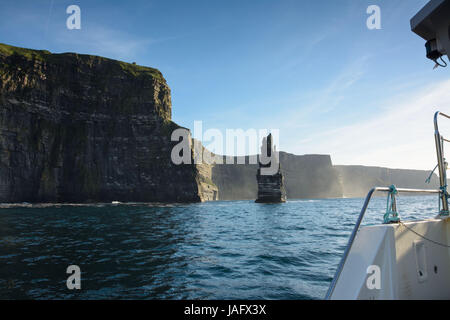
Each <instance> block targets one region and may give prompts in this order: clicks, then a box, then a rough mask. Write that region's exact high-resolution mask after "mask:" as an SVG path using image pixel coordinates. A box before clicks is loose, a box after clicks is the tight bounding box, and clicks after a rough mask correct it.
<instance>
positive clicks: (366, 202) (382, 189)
mask: <svg viewBox="0 0 450 320" xmlns="http://www.w3.org/2000/svg"><path fill="white" fill-rule="evenodd" d="M449 118H450V117H449ZM377 191H379V192H389V193H392V192H393V191H396V192H400V193H403V192H412V193H439V194H441V195H442V193H443V190H442V189H405V188H395V186H391V187H375V188H372V189H371V190H370V191H369V193H368V194H367V196H366V199H365V200H364V205H363V207H362V209H361V212H360V214H359V216H358V220H357V221H356V224H355V227H354V228H353V231H352V233H351V235H350V239H349V240H348V243H347V246H346V248H345V251H344V255H343V256H342V258H341V261H340V263H339V265H338V268H337V270H336V273H335V275H334V278H333V281H332V282H331V285H330V287H329V288H328V291H327V294H326V296H325V299H327V300H328V299H330V298H331V295H332V294H333V291H334V289H335V287H336V284H337V282H338V280H339V277H340V275H341V272H342V269H343V268H344V265H345V262H346V261H347V257H348V255H349V253H350V250H351V248H352V245H353V242H354V240H355V238H356V234H357V233H358V230H359V227H360V225H361V222H362V220H363V218H364V215H365V214H366V210H367V207H368V205H369V202H370V199H371V198H372V195H373V194H374V193H375V192H377Z"/></svg>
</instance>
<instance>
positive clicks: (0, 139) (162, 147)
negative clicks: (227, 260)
mask: <svg viewBox="0 0 450 320" xmlns="http://www.w3.org/2000/svg"><path fill="white" fill-rule="evenodd" d="M171 111H172V106H171V95H170V89H169V86H168V85H167V83H166V80H165V79H164V77H163V75H162V74H161V72H159V71H158V70H157V69H154V68H149V67H143V66H139V65H136V64H129V63H125V62H121V61H116V60H111V59H107V58H103V57H98V56H91V55H81V54H75V53H64V54H52V53H50V52H48V51H38V50H30V49H23V48H17V47H12V46H8V45H4V44H0V202H24V201H26V202H90V201H114V200H117V201H162V202H166V201H170V202H185V201H188V202H191V201H203V200H210V199H209V195H208V194H204V193H203V191H202V190H203V189H205V187H204V185H205V183H206V184H208V181H211V178H210V177H208V176H207V177H203V175H204V174H205V173H206V174H208V170H203V169H202V168H199V167H198V166H197V165H194V164H186V165H184V164H183V165H175V164H173V163H172V161H171V158H170V154H171V150H172V147H173V145H174V144H176V143H177V142H172V141H171V139H170V136H171V133H172V131H173V130H174V129H176V128H179V126H178V125H177V124H176V123H174V122H173V121H171ZM205 181H206V182H205ZM200 182H201V183H200ZM206 189H208V188H206ZM210 189H212V190H214V189H215V186H213V185H211V188H210Z"/></svg>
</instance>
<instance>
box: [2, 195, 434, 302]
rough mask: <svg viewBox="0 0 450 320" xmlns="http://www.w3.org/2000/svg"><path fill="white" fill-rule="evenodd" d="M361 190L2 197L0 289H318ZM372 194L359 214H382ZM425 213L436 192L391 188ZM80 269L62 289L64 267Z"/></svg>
mask: <svg viewBox="0 0 450 320" xmlns="http://www.w3.org/2000/svg"><path fill="white" fill-rule="evenodd" d="M362 205H363V199H324V200H289V201H288V202H287V203H284V204H257V203H254V202H253V201H219V202H207V203H198V204H171V205H168V204H165V205H155V204H134V205H110V204H95V205H89V206H58V205H50V206H41V207H39V206H37V207H31V208H30V207H14V206H3V208H1V209H0V299H322V298H323V297H324V295H325V293H326V291H327V288H328V286H329V284H330V282H331V280H332V277H333V275H334V272H335V270H336V267H337V265H338V263H339V260H340V257H341V255H342V253H343V251H344V248H345V246H346V244H347V240H348V237H349V235H350V232H351V231H352V229H353V226H354V223H355V222H356V219H357V216H358V214H359V212H360V209H361V207H362ZM385 209H386V198H385V197H376V198H373V199H372V201H371V204H370V206H369V210H368V212H367V214H366V219H365V220H364V221H363V224H375V223H381V222H382V217H383V213H384V211H385ZM398 210H399V213H400V216H401V217H402V218H403V219H404V220H410V219H421V218H431V217H433V216H435V215H436V213H437V211H438V201H437V196H414V197H410V196H408V197H407V196H404V197H399V199H398ZM73 264H75V265H78V266H79V267H80V268H81V290H68V289H67V287H66V279H67V277H68V276H69V275H68V274H66V268H67V267H68V266H69V265H73Z"/></svg>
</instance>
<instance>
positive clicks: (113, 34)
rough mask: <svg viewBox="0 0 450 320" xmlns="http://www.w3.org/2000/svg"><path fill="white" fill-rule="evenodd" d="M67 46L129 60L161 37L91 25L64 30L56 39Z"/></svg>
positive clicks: (75, 49) (83, 51)
mask: <svg viewBox="0 0 450 320" xmlns="http://www.w3.org/2000/svg"><path fill="white" fill-rule="evenodd" d="M56 40H57V41H58V42H59V43H61V44H62V45H63V46H64V47H66V48H73V50H74V51H77V52H82V53H91V54H97V55H101V56H106V57H109V58H114V59H119V60H125V61H129V60H130V59H134V58H136V57H137V56H139V55H140V54H142V52H144V51H145V50H147V49H148V47H149V46H151V45H153V44H155V43H157V42H159V41H161V40H160V39H159V40H158V39H151V38H140V37H137V36H135V35H132V34H129V33H126V32H123V31H118V30H112V29H108V28H104V27H99V26H96V27H92V26H91V27H89V28H85V29H83V28H82V29H81V30H77V31H75V32H74V31H69V30H62V31H61V33H59V36H58V38H57V39H56Z"/></svg>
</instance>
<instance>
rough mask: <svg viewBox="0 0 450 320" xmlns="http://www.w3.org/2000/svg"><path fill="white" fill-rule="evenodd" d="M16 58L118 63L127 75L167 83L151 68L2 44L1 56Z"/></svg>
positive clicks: (85, 55)
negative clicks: (16, 56)
mask: <svg viewBox="0 0 450 320" xmlns="http://www.w3.org/2000/svg"><path fill="white" fill-rule="evenodd" d="M1 55H3V56H14V55H18V56H21V57H24V58H25V59H27V60H39V61H42V62H58V61H61V62H62V61H63V60H64V59H67V58H69V59H75V60H79V61H80V62H82V63H86V64H92V63H93V62H94V61H96V60H97V61H98V62H100V63H102V62H105V63H108V62H109V63H117V64H118V65H119V66H120V68H121V69H122V70H123V71H124V72H127V73H130V74H132V75H133V76H139V75H149V76H151V77H153V78H154V79H157V80H160V81H163V82H166V80H165V79H164V77H163V75H162V73H161V72H160V71H159V70H158V69H155V68H150V67H144V66H139V65H136V64H132V63H127V62H123V61H119V60H114V59H109V58H104V57H100V56H95V55H88V54H78V53H71V52H69V53H51V52H50V51H47V50H33V49H26V48H20V47H14V46H10V45H7V44H4V43H0V56H1Z"/></svg>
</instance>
